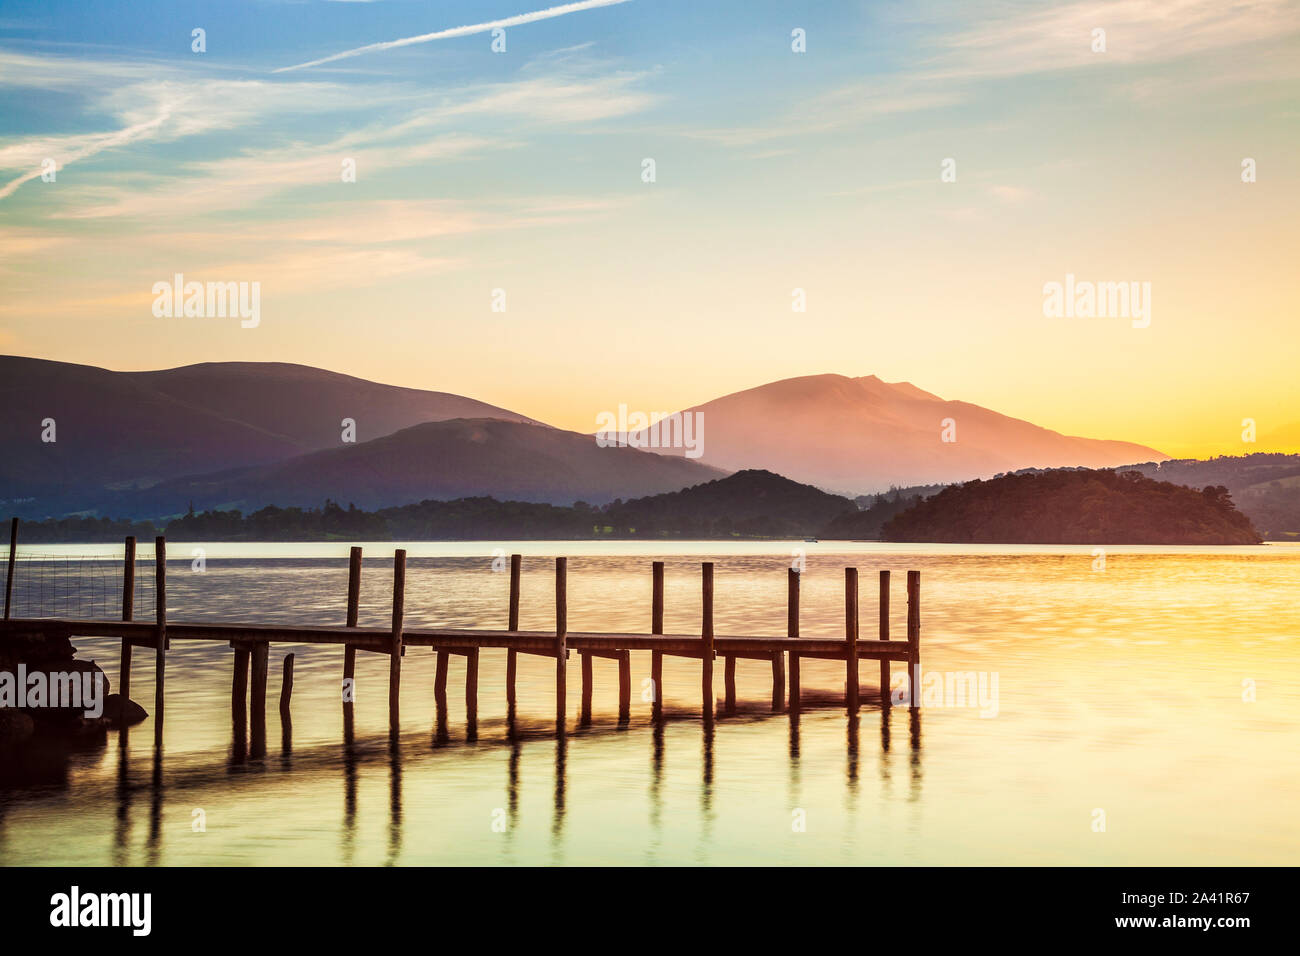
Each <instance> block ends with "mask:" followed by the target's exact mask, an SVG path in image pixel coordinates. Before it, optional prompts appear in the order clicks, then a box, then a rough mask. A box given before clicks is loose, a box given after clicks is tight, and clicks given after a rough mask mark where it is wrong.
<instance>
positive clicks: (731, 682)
mask: <svg viewBox="0 0 1300 956" xmlns="http://www.w3.org/2000/svg"><path fill="white" fill-rule="evenodd" d="M722 674H723V677H722V682H723V686H724V688H725V691H724V692H725V693H726V695H727V702H726V705H725V707H726V712H727V713H728V714H734V713H735V712H736V657H735V655H734V654H725V655H723V658H722Z"/></svg>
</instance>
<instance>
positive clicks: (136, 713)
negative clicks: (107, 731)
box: [104, 694, 149, 727]
mask: <svg viewBox="0 0 1300 956" xmlns="http://www.w3.org/2000/svg"><path fill="white" fill-rule="evenodd" d="M148 716H149V712H148V711H146V710H145V709H144V708H143V707H141V706H140V705H139V704H137V703H136V702H135V701H133V700H131V699H130V698H129V697H123V696H122V695H121V694H109V695H108V697H107V698H106V699H105V700H104V718H105V719H106V720H107V721H108V725H109V726H110V727H123V726H125V727H133V726H135V725H136V724H138V723H140V721H142V720H144V719H145V718H146V717H148Z"/></svg>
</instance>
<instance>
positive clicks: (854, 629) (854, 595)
mask: <svg viewBox="0 0 1300 956" xmlns="http://www.w3.org/2000/svg"><path fill="white" fill-rule="evenodd" d="M844 639H845V641H846V642H847V643H848V647H847V648H846V651H847V661H846V667H845V681H846V684H845V690H844V698H845V703H846V705H847V707H848V709H849V713H850V714H856V713H857V712H858V569H857V568H845V569H844Z"/></svg>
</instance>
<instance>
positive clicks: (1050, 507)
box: [881, 469, 1262, 545]
mask: <svg viewBox="0 0 1300 956" xmlns="http://www.w3.org/2000/svg"><path fill="white" fill-rule="evenodd" d="M881 537H882V538H883V539H884V540H885V541H917V542H943V543H949V544H1217V545H1232V544H1260V543H1261V542H1262V539H1261V538H1260V535H1259V533H1258V532H1257V531H1256V530H1255V528H1254V526H1253V525H1252V524H1251V523H1250V519H1249V518H1247V517H1246V516H1245V515H1243V514H1242V513H1241V512H1239V511H1238V510H1237V509H1236V506H1234V505H1233V503H1232V498H1231V497H1230V496H1229V494H1228V489H1227V488H1225V487H1223V486H1222V485H1211V486H1207V487H1205V488H1202V489H1201V490H1199V491H1196V490H1193V489H1191V488H1188V487H1186V486H1184V485H1175V484H1171V483H1170V482H1167V481H1155V480H1153V479H1151V478H1147V477H1144V476H1143V475H1141V474H1140V473H1138V472H1136V471H1125V472H1121V473H1116V472H1114V471H1092V470H1087V469H1078V470H1058V471H1045V472H1039V473H1036V474H1016V475H1004V476H1001V477H998V478H993V479H991V480H988V481H979V480H977V481H968V482H966V483H965V484H961V485H953V486H951V487H949V488H945V489H944V490H943V491H941V492H939V493H938V494H937V495H934V496H933V497H930V498H926V499H924V500H922V501H920V502H918V503H917V504H915V505H913V506H912V507H911V508H909V509H907V510H906V511H904V512H902V513H900V514H898V515H895V516H894V517H892V518H890V519H889V520H888V521H886V522H885V523H884V525H883V527H882V528H881Z"/></svg>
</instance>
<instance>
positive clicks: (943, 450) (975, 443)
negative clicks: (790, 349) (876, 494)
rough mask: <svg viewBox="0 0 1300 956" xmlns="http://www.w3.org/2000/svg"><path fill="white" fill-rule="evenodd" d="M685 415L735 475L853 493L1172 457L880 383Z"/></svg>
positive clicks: (796, 384)
mask: <svg viewBox="0 0 1300 956" xmlns="http://www.w3.org/2000/svg"><path fill="white" fill-rule="evenodd" d="M686 411H687V412H689V413H696V412H700V413H703V416H704V418H703V422H704V430H703V443H702V448H703V457H702V458H700V460H701V461H704V462H706V463H708V464H711V465H715V466H717V467H719V468H724V469H727V470H728V471H738V470H742V469H752V468H762V469H769V470H771V471H775V472H777V473H779V474H782V475H786V476H788V477H790V478H792V479H794V480H795V481H801V482H807V483H808V484H812V485H816V486H817V487H819V488H823V489H826V490H828V491H836V492H845V493H850V494H860V493H863V492H871V491H882V490H884V489H886V488H888V487H890V486H891V485H914V484H924V483H947V482H952V481H965V480H967V479H970V478H977V477H992V476H993V475H995V474H997V473H998V472H1004V471H1012V470H1014V469H1017V468H1024V467H1041V468H1051V467H1058V466H1069V465H1081V466H1086V467H1089V468H1098V467H1107V466H1113V465H1119V464H1122V463H1123V462H1126V461H1138V460H1143V459H1160V458H1164V457H1165V456H1164V455H1162V454H1161V453H1160V452H1158V451H1156V450H1155V449H1152V448H1147V447H1145V446H1142V445H1135V444H1132V443H1130V442H1121V441H1102V440H1097V439H1092V438H1075V437H1071V436H1068V435H1062V434H1060V433H1059V432H1054V431H1051V430H1049V429H1046V428H1040V427H1039V426H1037V425H1034V424H1031V423H1030V422H1026V421H1021V420H1019V419H1015V418H1010V417H1008V416H1006V415H1001V414H998V413H997V412H994V411H990V410H989V409H987V408H981V407H980V406H978V405H972V404H970V403H969V402H957V401H946V400H944V399H942V398H939V397H938V396H937V395H932V394H930V393H929V392H926V391H923V390H921V389H919V388H917V387H916V386H915V385H912V384H910V383H908V382H894V383H890V382H882V381H881V380H880V379H878V378H876V376H874V375H867V376H864V377H861V378H848V377H846V376H843V375H809V376H804V377H801V378H789V379H784V380H782V381H779V382H772V383H770V384H767V385H760V386H758V387H757V388H751V389H747V390H745V391H742V392H735V393H733V394H731V395H726V396H723V397H722V398H717V399H714V400H713V401H710V402H705V403H704V404H703V405H697V406H694V407H692V408H690V409H687V410H686ZM945 419H952V420H953V422H954V423H955V438H956V440H955V441H951V442H946V441H943V440H942V439H943V434H942V432H943V429H944V421H945ZM636 434H637V438H638V440H640V438H642V437H644V436H645V433H644V432H640V433H636ZM658 451H659V453H661V454H670V455H680V454H682V450H681V449H659V450H658Z"/></svg>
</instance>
